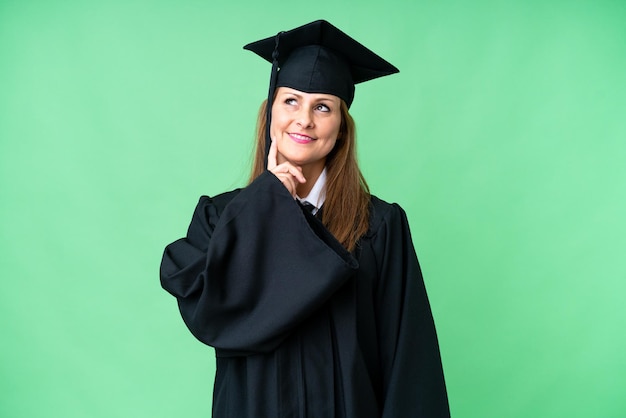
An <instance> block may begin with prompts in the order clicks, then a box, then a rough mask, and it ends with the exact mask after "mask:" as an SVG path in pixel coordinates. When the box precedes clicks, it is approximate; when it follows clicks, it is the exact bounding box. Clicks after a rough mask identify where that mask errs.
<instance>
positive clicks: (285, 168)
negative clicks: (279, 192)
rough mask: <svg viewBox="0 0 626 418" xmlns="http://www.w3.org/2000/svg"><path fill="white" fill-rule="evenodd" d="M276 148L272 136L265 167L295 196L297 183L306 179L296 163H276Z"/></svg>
mask: <svg viewBox="0 0 626 418" xmlns="http://www.w3.org/2000/svg"><path fill="white" fill-rule="evenodd" d="M277 154H278V149H277V148H276V141H275V140H274V138H272V145H270V152H269V153H268V154H267V169H268V170H269V171H271V172H272V174H274V175H275V176H276V177H278V179H279V180H280V181H281V182H282V183H283V185H284V186H285V187H286V188H287V190H288V191H289V193H290V194H291V196H293V198H294V199H295V198H296V189H297V188H298V184H301V183H306V179H305V178H304V176H303V175H302V168H300V167H298V166H297V165H293V164H291V163H290V162H288V161H286V162H284V163H282V164H277V163H276V155H277Z"/></svg>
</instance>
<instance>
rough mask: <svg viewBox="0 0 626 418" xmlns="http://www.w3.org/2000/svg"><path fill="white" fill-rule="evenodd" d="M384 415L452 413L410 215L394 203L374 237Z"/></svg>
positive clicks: (417, 415)
mask: <svg viewBox="0 0 626 418" xmlns="http://www.w3.org/2000/svg"><path fill="white" fill-rule="evenodd" d="M374 246H375V254H377V257H378V260H377V264H378V269H379V282H378V285H377V289H376V307H377V310H378V312H377V315H376V316H377V322H378V324H377V327H378V330H379V332H378V335H379V347H380V356H381V363H382V375H383V414H382V416H383V418H393V417H415V418H421V417H423V418H426V417H428V418H433V417H449V416H450V410H449V406H448V398H447V394H446V387H445V382H444V376H443V368H442V364H441V357H440V354H439V345H438V342H437V335H436V332H435V324H434V321H433V317H432V313H431V309H430V305H429V302H428V297H427V295H426V289H425V287H424V281H423V278H422V273H421V270H420V266H419V263H418V260H417V256H416V254H415V250H414V248H413V243H412V240H411V233H410V230H409V226H408V222H407V218H406V214H405V213H404V211H403V210H402V208H401V207H400V206H398V205H397V204H394V205H392V206H391V207H390V209H389V211H388V212H387V213H386V214H385V219H384V221H383V222H382V223H381V226H380V229H379V231H378V233H377V235H376V237H375V241H374Z"/></svg>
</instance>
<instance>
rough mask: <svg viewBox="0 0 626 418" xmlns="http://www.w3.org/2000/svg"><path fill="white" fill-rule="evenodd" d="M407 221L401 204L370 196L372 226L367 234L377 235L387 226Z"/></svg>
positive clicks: (370, 235)
mask: <svg viewBox="0 0 626 418" xmlns="http://www.w3.org/2000/svg"><path fill="white" fill-rule="evenodd" d="M406 222H407V221H406V213H405V212H404V209H402V207H401V206H400V205H399V204H397V203H389V202H386V201H384V200H382V199H380V198H378V197H376V196H374V195H372V196H371V197H370V226H369V229H368V232H367V234H366V235H367V236H369V237H373V236H375V235H376V234H377V233H378V232H379V231H380V230H381V229H382V228H384V227H385V226H390V225H392V224H395V225H398V224H405V223H406Z"/></svg>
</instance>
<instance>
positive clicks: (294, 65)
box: [244, 20, 398, 149]
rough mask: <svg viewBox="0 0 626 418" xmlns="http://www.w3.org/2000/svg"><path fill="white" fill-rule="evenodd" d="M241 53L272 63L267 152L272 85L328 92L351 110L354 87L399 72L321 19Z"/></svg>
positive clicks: (263, 40) (262, 40) (257, 43)
mask: <svg viewBox="0 0 626 418" xmlns="http://www.w3.org/2000/svg"><path fill="white" fill-rule="evenodd" d="M244 49H247V50H249V51H252V52H254V53H256V54H257V55H259V56H260V57H261V58H264V59H265V60H267V61H269V62H271V63H272V73H271V77H270V88H269V93H268V100H267V133H266V136H267V138H266V145H267V148H268V149H269V143H270V141H269V127H270V119H271V107H272V102H273V98H274V92H275V90H276V88H277V87H290V88H293V89H296V90H300V91H303V92H306V93H324V94H332V95H334V96H337V97H339V98H341V99H342V100H343V101H345V102H346V104H347V105H348V107H350V105H351V104H352V101H353V99H354V85H355V84H357V83H362V82H364V81H369V80H372V79H375V78H378V77H383V76H386V75H390V74H394V73H397V72H398V69H397V68H396V67H394V66H393V65H391V64H390V63H389V62H387V61H385V60H384V59H382V58H381V57H379V56H378V55H376V54H375V53H374V52H372V51H371V50H369V49H368V48H366V47H365V46H363V45H361V44H360V43H359V42H357V41H355V40H354V39H352V38H351V37H349V36H348V35H346V34H345V33H343V32H342V31H341V30H339V29H337V28H336V27H335V26H333V25H331V24H330V23H328V22H327V21H325V20H317V21H315V22H311V23H307V24H306V25H303V26H300V27H297V28H295V29H292V30H290V31H286V32H279V33H278V34H277V35H276V36H272V37H269V38H265V39H261V40H260V41H256V42H252V43H249V44H248V45H246V46H244Z"/></svg>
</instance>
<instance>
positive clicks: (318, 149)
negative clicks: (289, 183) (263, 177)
mask: <svg viewBox="0 0 626 418" xmlns="http://www.w3.org/2000/svg"><path fill="white" fill-rule="evenodd" d="M340 106H341V99H339V97H337V96H333V95H331V94H319V93H304V92H302V91H299V90H294V89H292V88H288V87H279V88H278V90H277V91H276V98H275V99H274V104H273V105H272V123H271V126H270V135H271V137H272V138H274V140H275V141H276V147H277V150H278V155H277V162H278V163H279V164H280V163H283V162H285V161H289V162H290V163H292V164H294V165H298V166H300V167H302V169H303V171H304V172H305V174H306V172H307V171H311V170H313V171H317V170H318V169H319V172H321V171H322V169H323V168H324V165H325V163H326V156H327V155H328V153H329V152H330V151H331V150H332V149H333V148H334V146H335V142H337V136H338V135H339V130H340V127H341V108H340Z"/></svg>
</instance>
